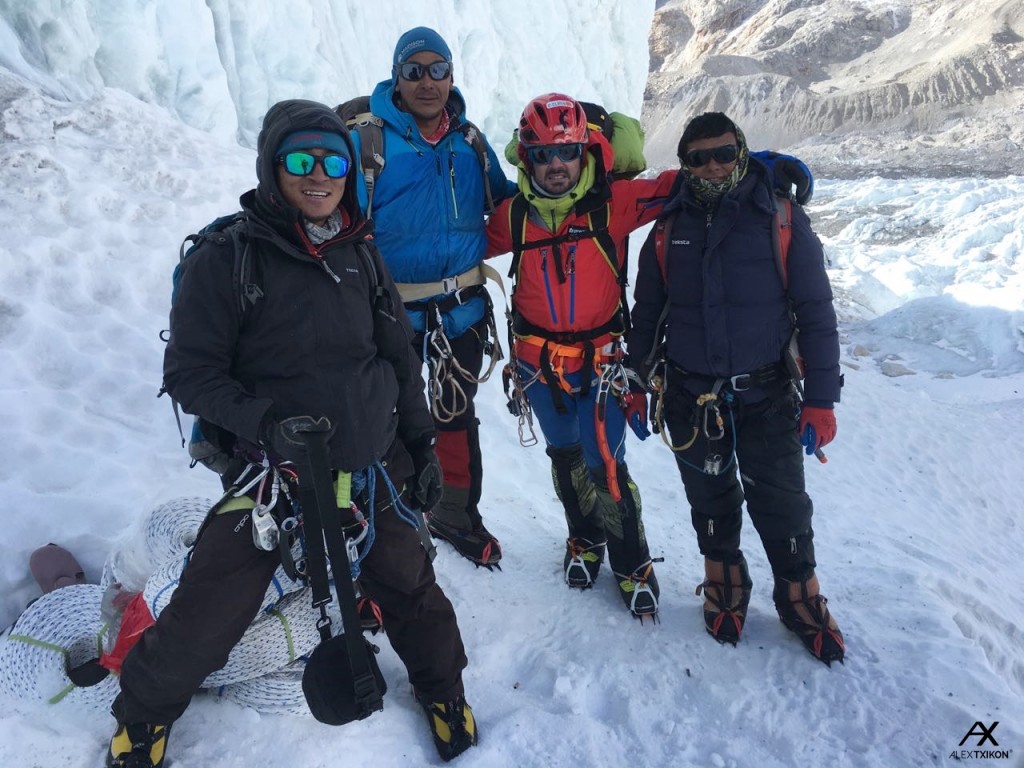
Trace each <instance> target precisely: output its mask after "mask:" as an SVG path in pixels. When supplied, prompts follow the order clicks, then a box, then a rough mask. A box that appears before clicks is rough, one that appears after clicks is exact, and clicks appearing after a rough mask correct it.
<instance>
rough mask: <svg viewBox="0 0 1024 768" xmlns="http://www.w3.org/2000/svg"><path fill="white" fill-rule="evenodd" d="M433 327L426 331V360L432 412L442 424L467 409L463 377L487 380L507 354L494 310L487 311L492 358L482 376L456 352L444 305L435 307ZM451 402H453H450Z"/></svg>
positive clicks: (486, 342) (487, 340) (474, 381)
mask: <svg viewBox="0 0 1024 768" xmlns="http://www.w3.org/2000/svg"><path fill="white" fill-rule="evenodd" d="M433 311H434V317H433V323H431V325H433V328H432V329H431V330H429V331H427V332H426V333H424V335H423V355H422V356H423V360H424V361H425V362H426V364H427V396H428V400H429V401H430V413H431V415H432V416H433V417H434V419H435V420H436V421H438V422H440V423H442V424H448V423H450V422H451V421H453V420H454V419H455V418H457V417H458V416H461V415H462V414H463V413H465V412H466V409H467V408H468V407H469V397H468V396H467V395H466V391H465V389H463V387H462V384H461V383H460V381H459V379H461V380H462V381H466V382H469V383H472V384H483V383H484V382H485V381H487V380H488V379H489V378H490V377H491V374H492V373H493V372H494V367H495V365H497V363H498V361H499V360H502V359H503V358H504V357H505V352H504V350H503V349H502V348H501V342H500V341H499V340H498V333H497V327H496V326H495V324H494V313H493V312H492V311H490V310H488V312H487V338H485V339H484V342H483V346H484V354H486V355H487V356H488V357H489V358H490V364H489V365H488V366H487V370H486V371H484V373H483V375H481V376H480V377H479V378H477V377H476V376H474V375H473V374H472V373H470V372H469V371H467V370H466V369H465V368H464V367H463V366H462V365H461V364H460V363H459V361H458V358H456V357H455V355H454V354H453V353H452V346H451V343H450V342H449V341H448V336H447V335H446V334H445V332H444V322H443V319H442V315H441V311H440V309H439V308H438V307H437V306H436V305H435V306H434V307H433ZM446 387H447V391H448V393H449V394H450V397H448V398H446V397H445V394H446V391H445V390H446ZM446 403H450V404H451V405H450V406H449V405H447V404H446Z"/></svg>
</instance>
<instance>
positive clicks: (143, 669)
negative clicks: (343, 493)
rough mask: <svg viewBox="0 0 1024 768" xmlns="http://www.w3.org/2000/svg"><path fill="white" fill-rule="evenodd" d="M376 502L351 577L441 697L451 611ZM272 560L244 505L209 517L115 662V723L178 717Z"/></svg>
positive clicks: (417, 548)
mask: <svg viewBox="0 0 1024 768" xmlns="http://www.w3.org/2000/svg"><path fill="white" fill-rule="evenodd" d="M396 446H397V447H398V448H401V446H400V443H397V442H396V444H395V446H393V447H392V455H391V461H390V462H389V464H390V466H389V471H392V470H393V469H394V468H397V467H400V466H406V465H407V467H408V473H403V474H404V476H406V477H408V475H409V474H411V470H412V464H411V460H410V459H409V457H408V454H407V453H406V451H405V450H404V448H401V450H400V451H396ZM396 454H400V455H396ZM392 477H393V478H394V477H395V473H394V472H392ZM384 485H385V484H384V483H378V486H377V487H378V490H379V492H383V493H386V490H383V486H384ZM379 498H380V495H378V499H379ZM383 506H384V505H383V504H381V503H379V502H378V506H377V514H376V519H375V530H376V541H375V542H374V544H373V547H372V548H371V549H370V552H369V553H368V554H367V556H366V558H365V559H364V560H363V561H362V563H361V567H362V573H361V576H360V579H359V581H360V584H361V586H362V588H363V590H364V592H365V593H366V594H367V595H368V596H369V597H370V598H372V599H373V600H374V601H375V602H376V603H377V604H378V605H379V607H380V609H381V614H382V617H383V621H384V626H385V627H386V630H387V637H388V640H389V641H390V643H391V645H392V647H393V648H394V649H395V652H396V653H397V654H398V656H399V658H400V659H401V660H402V662H403V663H404V664H405V667H406V670H407V671H408V675H409V681H410V682H411V683H412V685H413V687H414V688H415V690H416V692H417V693H418V694H421V695H424V696H426V697H427V698H428V699H429V700H433V701H447V700H450V699H452V698H455V697H456V696H458V695H460V694H462V693H463V687H462V670H463V669H464V668H465V666H466V663H467V662H466V655H465V650H464V648H463V645H462V637H461V635H460V633H459V627H458V624H457V622H456V618H455V611H454V609H453V608H452V605H451V603H450V602H449V601H448V598H447V597H446V596H445V594H444V592H442V591H441V587H440V586H438V584H437V583H436V581H435V579H434V570H433V567H432V566H431V564H430V560H429V559H428V558H427V554H426V551H425V550H424V549H423V547H422V545H421V543H420V537H419V534H418V533H417V532H416V530H414V529H413V528H412V527H411V526H410V525H409V524H408V523H406V522H405V521H403V520H402V519H401V518H399V517H398V515H397V514H396V513H395V511H394V509H393V508H391V507H388V508H386V509H384V508H383ZM279 562H280V559H279V556H278V554H277V552H266V551H263V550H260V549H257V548H256V547H255V546H254V545H253V541H252V525H251V523H250V521H249V513H248V512H246V511H244V510H242V511H236V512H228V513H225V514H223V515H217V516H215V517H214V518H212V519H211V520H209V521H208V523H207V524H206V526H205V527H204V528H203V530H202V533H201V535H200V537H199V540H198V541H197V542H196V544H195V548H194V550H193V552H192V556H191V559H190V560H189V563H188V565H187V566H186V567H185V569H184V571H183V572H182V575H181V581H180V583H179V585H178V587H177V589H175V591H174V595H173V596H172V598H171V601H170V603H169V604H168V605H167V607H166V608H165V609H164V610H163V611H162V612H161V613H160V615H159V617H157V621H156V624H155V625H153V626H152V627H150V628H149V629H148V630H146V632H145V633H144V634H143V636H142V637H141V638H140V639H139V642H138V643H137V644H136V645H135V647H134V648H133V649H132V650H131V651H130V652H129V653H128V655H127V657H126V658H125V660H124V664H123V666H122V670H121V694H120V695H119V696H118V697H117V699H116V700H115V702H114V705H113V708H112V712H113V714H114V716H115V717H116V718H117V720H118V721H119V722H121V723H137V722H144V723H150V724H170V723H172V722H174V721H175V720H177V719H178V718H179V717H180V716H181V714H182V713H183V712H184V711H185V709H186V707H187V706H188V704H189V702H190V701H191V699H192V696H193V695H194V694H195V693H196V691H197V690H198V689H199V686H200V684H201V683H202V682H203V680H205V679H206V677H207V676H208V675H209V674H210V673H212V672H214V671H216V670H218V669H220V668H222V667H223V666H224V664H225V663H226V662H227V659H228V654H229V653H230V652H231V649H232V648H234V646H235V645H236V644H237V643H238V641H239V639H241V637H242V634H243V633H244V632H245V630H246V629H247V628H248V627H249V624H250V623H251V622H252V620H253V618H255V616H256V613H257V611H259V609H260V606H261V604H262V601H263V595H264V592H265V591H266V589H267V586H268V585H269V584H270V580H271V577H272V576H273V574H274V571H275V569H276V568H277V566H278V564H279ZM309 610H311V611H312V610H313V608H312V605H311V606H310V609H309ZM267 671H268V672H270V671H272V670H267Z"/></svg>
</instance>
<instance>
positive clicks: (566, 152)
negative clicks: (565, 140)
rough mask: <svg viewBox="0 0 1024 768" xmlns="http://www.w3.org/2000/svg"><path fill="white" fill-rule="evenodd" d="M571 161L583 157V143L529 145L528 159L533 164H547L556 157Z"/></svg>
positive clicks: (527, 149)
mask: <svg viewBox="0 0 1024 768" xmlns="http://www.w3.org/2000/svg"><path fill="white" fill-rule="evenodd" d="M556 157H557V158H558V159H559V160H561V161H562V162H563V163H569V162H572V161H573V160H577V159H579V158H581V157H583V145H582V144H547V145H543V146H540V147H527V148H526V159H527V160H529V161H530V162H531V163H532V164H533V165H547V164H548V163H550V162H551V161H552V160H554V159H555V158H556Z"/></svg>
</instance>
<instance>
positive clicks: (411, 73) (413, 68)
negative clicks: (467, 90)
mask: <svg viewBox="0 0 1024 768" xmlns="http://www.w3.org/2000/svg"><path fill="white" fill-rule="evenodd" d="M451 73H452V63H451V62H450V61H435V62H434V63H433V64H420V63H419V62H418V61H407V62H405V64H402V65H401V66H400V67H399V68H398V74H400V75H401V76H402V79H403V80H411V81H412V82H414V83H415V82H416V81H417V80H422V79H423V76H424V75H428V74H429V75H430V79H431V80H444V79H445V78H447V77H449V76H450V75H451Z"/></svg>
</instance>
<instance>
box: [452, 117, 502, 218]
mask: <svg viewBox="0 0 1024 768" xmlns="http://www.w3.org/2000/svg"><path fill="white" fill-rule="evenodd" d="M458 131H459V133H461V134H462V136H463V138H464V139H465V140H466V143H467V144H469V146H471V147H472V148H473V150H474V151H475V152H476V159H477V160H479V161H480V172H481V173H482V174H483V178H484V196H485V197H486V199H487V210H486V211H485V213H487V214H491V213H493V212H494V196H493V195H492V194H491V179H490V176H489V174H490V170H491V159H490V158H489V157H488V156H487V147H486V145H485V144H484V139H483V134H482V133H481V132H480V129H479V128H477V127H476V126H475V125H474V124H473V123H471V122H470V121H469V120H463V121H462V123H461V124H460V125H459V127H458Z"/></svg>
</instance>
